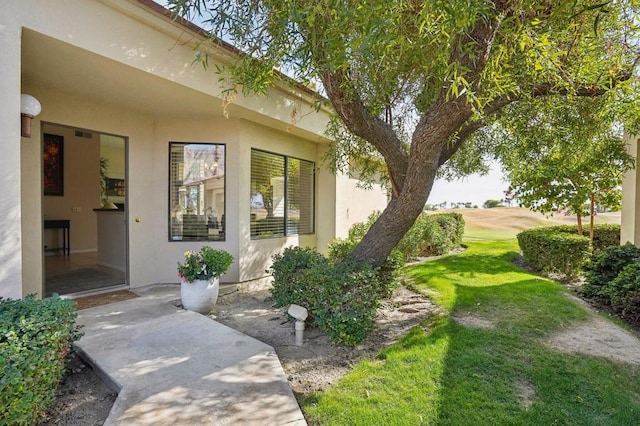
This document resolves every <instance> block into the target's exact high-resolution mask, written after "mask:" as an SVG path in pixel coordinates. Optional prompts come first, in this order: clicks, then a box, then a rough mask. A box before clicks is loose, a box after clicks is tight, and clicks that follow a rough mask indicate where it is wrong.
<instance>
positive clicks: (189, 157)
mask: <svg viewBox="0 0 640 426" xmlns="http://www.w3.org/2000/svg"><path fill="white" fill-rule="evenodd" d="M225 148H226V147H225V145H223V144H204V143H181V142H170V143H169V241H222V240H224V236H225V218H224V212H225V210H224V208H225Z"/></svg>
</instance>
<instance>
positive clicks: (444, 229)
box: [347, 212, 464, 263]
mask: <svg viewBox="0 0 640 426" xmlns="http://www.w3.org/2000/svg"><path fill="white" fill-rule="evenodd" d="M379 217H380V212H374V213H372V214H371V215H369V217H368V218H367V221H366V222H359V223H356V224H354V225H352V226H351V228H350V229H349V235H348V237H347V239H348V240H349V241H352V242H354V243H356V244H357V243H359V242H360V240H362V238H363V237H364V235H365V234H366V233H367V231H368V230H369V228H370V227H371V225H373V223H374V222H375V221H376V220H378V218H379ZM463 234H464V217H463V216H462V215H461V214H460V213H437V214H427V213H425V212H423V213H422V214H420V216H418V218H417V219H416V222H415V223H414V224H413V226H412V227H411V228H410V229H409V230H408V231H407V233H406V234H405V235H404V237H402V240H400V242H399V243H398V245H397V246H396V250H398V251H399V252H400V253H401V254H402V256H403V257H404V259H403V263H405V262H408V261H409V260H411V259H413V258H415V257H416V256H438V255H442V254H446V253H448V252H450V251H451V250H453V249H454V248H456V247H459V246H460V244H461V243H462V236H463Z"/></svg>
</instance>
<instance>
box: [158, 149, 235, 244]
mask: <svg viewBox="0 0 640 426" xmlns="http://www.w3.org/2000/svg"><path fill="white" fill-rule="evenodd" d="M174 145H175V146H182V147H183V150H182V153H183V159H184V147H185V146H187V145H211V146H213V147H218V146H221V147H223V150H224V154H223V158H224V161H223V165H224V166H223V170H222V173H223V176H224V184H223V186H222V188H223V194H224V207H223V209H222V210H223V211H222V216H221V218H224V220H222V219H221V223H222V227H223V229H224V234H223V237H222V238H220V239H215V240H211V239H208V238H206V237H205V238H197V237H196V238H189V239H187V240H185V239H179V240H178V239H173V238H172V234H171V227H172V222H171V208H172V206H171V201H172V199H171V185H172V181H171V177H172V176H171V173H172V168H171V165H172V163H171V153H172V147H173V146H174ZM167 154H168V155H167V157H168V169H167V172H168V173H167V179H168V184H167V239H168V241H169V242H170V243H183V242H188V243H193V242H207V243H216V242H225V241H227V233H228V232H227V223H226V220H227V144H226V143H223V142H180V141H169V145H168V153H167ZM183 223H184V222H183ZM181 237H182V238H184V234H183V235H181Z"/></svg>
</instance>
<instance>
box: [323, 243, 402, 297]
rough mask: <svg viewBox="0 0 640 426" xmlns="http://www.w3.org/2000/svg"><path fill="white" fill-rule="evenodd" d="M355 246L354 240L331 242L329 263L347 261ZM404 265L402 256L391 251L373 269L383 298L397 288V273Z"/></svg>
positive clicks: (396, 250)
mask: <svg viewBox="0 0 640 426" xmlns="http://www.w3.org/2000/svg"><path fill="white" fill-rule="evenodd" d="M357 245H358V242H357V241H354V240H341V239H337V240H333V242H331V243H330V244H329V253H328V255H329V261H330V262H331V263H337V262H344V261H346V260H348V258H349V255H350V254H351V252H352V251H353V249H354V248H355V247H356V246H357ZM404 263H405V262H404V255H403V254H402V253H401V252H400V251H399V250H398V249H393V250H392V251H391V254H390V255H389V257H388V258H387V260H386V261H385V262H384V263H383V264H382V266H380V267H378V268H376V269H375V271H376V274H377V275H378V280H379V281H380V283H381V285H382V286H383V288H382V296H383V297H389V296H391V294H392V293H393V289H394V288H396V287H397V286H398V273H399V272H398V271H399V270H400V268H401V267H402V266H403V265H404Z"/></svg>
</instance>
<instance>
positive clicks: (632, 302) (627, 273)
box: [604, 259, 640, 322]
mask: <svg viewBox="0 0 640 426" xmlns="http://www.w3.org/2000/svg"><path fill="white" fill-rule="evenodd" d="M604 292H605V293H606V294H607V295H608V296H609V298H610V300H611V307H612V308H613V309H614V310H615V311H616V312H618V313H619V314H620V316H621V317H622V318H624V319H628V320H630V321H633V322H637V321H639V320H640V259H638V260H636V261H635V262H634V263H631V264H629V265H627V266H626V267H625V268H624V269H623V270H622V272H620V274H618V276H617V277H616V278H615V279H614V280H613V281H611V283H610V284H609V285H608V286H607V287H606V289H605V290H604Z"/></svg>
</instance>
